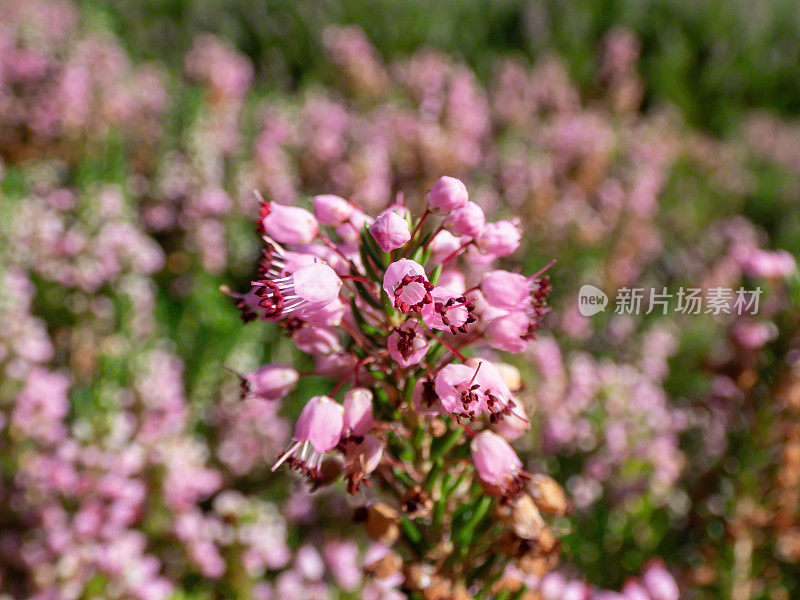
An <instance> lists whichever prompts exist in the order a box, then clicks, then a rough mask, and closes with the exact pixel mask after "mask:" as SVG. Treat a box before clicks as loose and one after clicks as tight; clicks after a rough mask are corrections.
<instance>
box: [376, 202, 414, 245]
mask: <svg viewBox="0 0 800 600" xmlns="http://www.w3.org/2000/svg"><path fill="white" fill-rule="evenodd" d="M369 232H370V234H371V235H372V237H373V238H375V241H376V242H377V243H378V246H380V248H381V250H383V251H384V252H391V251H392V250H396V249H398V248H402V247H403V246H405V244H406V242H408V241H409V240H410V239H411V230H410V229H409V227H408V221H407V220H406V219H405V218H403V217H401V216H400V215H399V214H397V212H396V211H394V210H387V211H384V212H382V213H381V214H380V215H379V216H378V217H377V218H376V219H375V221H374V222H373V223H372V225H370V226H369Z"/></svg>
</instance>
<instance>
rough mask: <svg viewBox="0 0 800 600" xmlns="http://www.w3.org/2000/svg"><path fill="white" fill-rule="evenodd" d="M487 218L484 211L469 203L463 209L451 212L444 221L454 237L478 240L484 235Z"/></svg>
mask: <svg viewBox="0 0 800 600" xmlns="http://www.w3.org/2000/svg"><path fill="white" fill-rule="evenodd" d="M485 223H486V217H485V216H484V214H483V209H482V208H481V207H480V206H478V205H477V204H475V203H474V202H467V204H466V205H465V206H463V207H462V208H459V209H456V210H454V211H453V212H451V213H450V214H449V215H447V217H445V220H444V226H445V227H447V229H448V230H450V232H452V233H453V234H454V235H466V236H468V237H472V238H476V237H478V236H480V235H481V233H483V227H484V224H485Z"/></svg>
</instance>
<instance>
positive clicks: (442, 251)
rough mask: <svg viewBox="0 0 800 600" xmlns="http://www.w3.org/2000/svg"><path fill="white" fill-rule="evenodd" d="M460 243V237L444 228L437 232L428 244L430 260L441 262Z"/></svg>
mask: <svg viewBox="0 0 800 600" xmlns="http://www.w3.org/2000/svg"><path fill="white" fill-rule="evenodd" d="M461 244H462V240H461V238H457V237H456V236H454V235H453V234H452V233H450V232H449V231H447V230H446V229H442V230H441V231H440V232H439V233H437V234H436V235H435V236H434V238H433V240H432V241H431V244H430V246H429V248H430V251H431V260H432V261H433V262H434V263H439V262H442V261H443V260H444V259H445V258H447V257H448V256H450V255H451V254H453V253H454V252H456V251H457V250H458V249H459V248H460V247H461Z"/></svg>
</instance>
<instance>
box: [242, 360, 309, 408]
mask: <svg viewBox="0 0 800 600" xmlns="http://www.w3.org/2000/svg"><path fill="white" fill-rule="evenodd" d="M297 379H298V375H297V371H296V370H295V369H294V368H292V367H290V366H289V365H280V364H269V365H263V366H261V367H259V368H258V369H256V370H255V371H253V372H252V373H250V374H249V375H247V376H246V377H245V380H246V381H247V384H248V387H249V388H250V392H251V393H252V394H254V395H256V396H258V397H260V398H264V399H265V400H280V399H281V398H283V397H285V396H286V394H288V393H289V392H291V391H292V390H293V389H294V388H295V386H296V385H297Z"/></svg>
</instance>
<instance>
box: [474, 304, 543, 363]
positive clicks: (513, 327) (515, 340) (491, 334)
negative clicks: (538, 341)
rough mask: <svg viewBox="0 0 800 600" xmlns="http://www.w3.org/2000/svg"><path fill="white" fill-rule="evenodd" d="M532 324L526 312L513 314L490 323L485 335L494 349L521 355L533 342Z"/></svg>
mask: <svg viewBox="0 0 800 600" xmlns="http://www.w3.org/2000/svg"><path fill="white" fill-rule="evenodd" d="M530 324H531V321H530V319H529V318H528V315H526V314H525V313H524V312H519V311H517V312H512V313H509V314H507V315H503V316H500V317H497V318H496V319H492V320H491V321H489V324H488V325H486V328H485V329H484V331H483V335H484V337H485V338H486V342H487V343H488V344H489V345H490V346H491V347H492V348H497V349H498V350H505V351H506V352H513V353H514V354H519V353H520V352H524V351H525V348H527V347H528V344H530V343H531V341H532V340H533V334H532V332H531V330H530Z"/></svg>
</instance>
